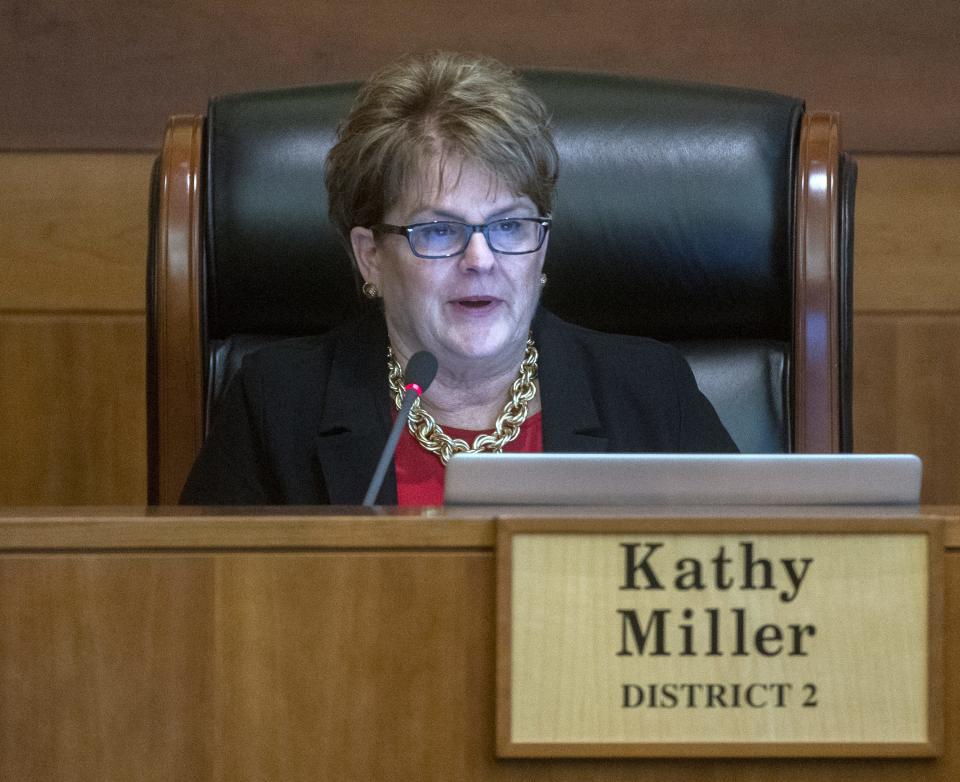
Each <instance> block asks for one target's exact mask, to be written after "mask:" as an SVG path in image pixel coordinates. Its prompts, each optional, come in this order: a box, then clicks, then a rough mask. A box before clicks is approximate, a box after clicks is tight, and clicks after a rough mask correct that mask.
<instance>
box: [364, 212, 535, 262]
mask: <svg viewBox="0 0 960 782" xmlns="http://www.w3.org/2000/svg"><path fill="white" fill-rule="evenodd" d="M550 223H551V221H550V219H549V218H546V217H507V218H506V219H503V220H493V221H491V222H489V223H484V224H481V225H471V224H470V223H458V222H455V221H453V220H434V221H433V222H430V223H414V224H413V225H387V224H385V223H379V224H377V225H373V226H370V230H372V231H378V232H380V233H388V234H400V235H401V236H406V237H407V241H408V242H409V243H410V250H411V251H412V252H413V254H414V255H416V256H417V257H418V258H427V259H439V258H450V257H452V256H454V255H460V254H461V253H462V252H464V251H465V250H466V249H467V245H468V244H470V238H471V237H472V236H473V235H474V234H475V233H482V234H483V238H484V239H486V240H487V246H488V247H489V248H490V249H491V250H492V251H493V252H495V253H502V254H504V255H524V254H526V253H532V252H536V251H537V250H539V249H540V248H541V247H542V246H543V240H544V239H546V238H547V231H548V230H550Z"/></svg>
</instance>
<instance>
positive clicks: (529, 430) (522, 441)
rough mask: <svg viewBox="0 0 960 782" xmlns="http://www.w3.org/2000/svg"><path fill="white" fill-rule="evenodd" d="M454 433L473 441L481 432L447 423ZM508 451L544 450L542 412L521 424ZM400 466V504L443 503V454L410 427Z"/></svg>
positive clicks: (395, 461) (400, 449)
mask: <svg viewBox="0 0 960 782" xmlns="http://www.w3.org/2000/svg"><path fill="white" fill-rule="evenodd" d="M443 431H444V432H446V433H447V434H448V435H449V436H450V437H453V438H458V437H459V438H460V439H461V440H466V441H467V442H468V443H471V444H472V443H473V441H474V438H476V437H477V435H480V434H483V433H482V432H474V431H471V430H470V429H453V428H450V427H447V426H445V427H443ZM503 450H504V451H506V452H508V453H541V452H542V451H543V425H542V423H541V417H540V413H537V414H536V415H532V416H530V417H529V418H528V419H527V420H526V421H524V422H523V424H522V425H521V427H520V434H519V435H517V439H516V440H514V441H513V442H511V443H507V444H506V445H505V446H504V448H503ZM393 465H394V467H395V468H396V470H397V504H398V505H443V474H444V473H443V465H442V464H441V463H440V457H439V456H437V455H436V454H435V453H431V452H430V451H428V450H427V449H426V448H424V447H423V446H422V445H420V443H418V442H417V441H416V439H415V438H414V436H413V435H412V434H410V430H409V429H404V430H403V434H402V435H401V436H400V442H399V443H397V452H396V453H395V454H394V456H393Z"/></svg>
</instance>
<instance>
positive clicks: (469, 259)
mask: <svg viewBox="0 0 960 782" xmlns="http://www.w3.org/2000/svg"><path fill="white" fill-rule="evenodd" d="M495 262H496V258H494V256H493V250H491V249H490V245H488V244H487V238H486V237H485V236H484V235H483V232H482V231H476V232H474V234H473V235H472V236H471V237H470V241H469V242H467V249H466V250H464V251H463V255H461V256H460V268H461V269H463V270H464V271H475V272H485V271H489V270H490V269H492V268H493V264H494V263H495Z"/></svg>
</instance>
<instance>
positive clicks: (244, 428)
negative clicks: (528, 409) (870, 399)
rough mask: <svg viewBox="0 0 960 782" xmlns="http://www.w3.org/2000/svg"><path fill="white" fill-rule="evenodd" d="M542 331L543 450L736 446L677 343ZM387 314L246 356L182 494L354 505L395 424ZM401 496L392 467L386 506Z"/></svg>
mask: <svg viewBox="0 0 960 782" xmlns="http://www.w3.org/2000/svg"><path fill="white" fill-rule="evenodd" d="M532 330H533V336H534V340H535V341H536V344H537V350H538V352H539V354H540V358H539V362H538V374H539V378H540V382H539V383H538V392H539V393H540V394H541V397H540V404H541V409H542V411H543V417H542V420H543V449H544V451H548V452H558V453H563V452H568V453H570V452H572V453H576V452H581V453H582V452H601V451H608V452H620V453H637V452H688V453H713V452H734V451H736V450H737V449H736V446H735V445H734V443H733V441H732V440H731V439H730V436H729V435H728V434H727V431H726V430H725V429H724V428H723V425H722V424H721V423H720V420H719V419H718V418H717V414H716V412H715V411H714V409H713V407H712V406H711V405H710V403H709V402H708V401H707V399H706V398H705V397H704V396H703V394H701V393H700V390H699V389H698V388H697V385H696V381H695V380H694V378H693V374H692V373H691V371H690V368H689V367H688V366H687V363H686V361H684V359H683V357H682V356H681V355H680V354H679V353H678V352H677V351H676V350H675V349H674V348H672V347H670V346H668V345H664V344H662V343H659V342H655V341H653V340H650V339H645V338H642V337H625V336H617V335H611V334H602V333H600V332H596V331H590V330H589V329H584V328H581V327H579V326H574V325H571V324H569V323H565V322H564V321H562V320H560V319H559V318H557V317H556V316H555V315H552V314H551V313H549V312H547V311H546V310H544V309H542V308H541V309H540V310H539V311H538V313H537V316H536V318H534V322H533V326H532ZM387 344H388V341H387V331H386V326H385V324H384V321H383V318H382V316H381V315H379V314H372V315H367V316H365V317H363V318H361V319H358V320H355V321H351V322H349V323H346V324H344V325H342V326H340V327H338V328H336V329H335V330H333V331H331V332H329V333H327V334H324V335H322V336H319V337H312V338H306V339H297V340H291V341H289V342H283V343H278V344H277V345H274V346H270V347H267V348H264V349H263V350H259V351H257V352H256V353H254V354H252V355H250V356H248V357H247V358H246V359H245V360H244V362H243V366H242V368H241V370H240V373H239V374H238V376H237V377H236V378H235V379H234V380H233V382H232V383H231V385H230V387H229V388H228V389H227V392H226V394H225V396H224V398H223V401H222V402H221V404H220V408H219V412H218V414H217V417H216V419H215V420H214V421H213V425H212V427H211V430H210V434H209V437H208V438H207V441H206V443H205V444H204V446H203V448H202V450H201V452H200V454H199V456H198V457H197V460H196V462H195V463H194V465H193V469H192V470H191V472H190V476H189V477H188V479H187V483H186V486H185V487H184V490H183V494H182V496H181V502H182V503H184V504H191V505H262V504H267V505H318V504H334V505H358V504H360V503H361V502H362V501H363V495H364V494H365V492H366V488H367V485H368V483H369V482H370V478H371V476H372V475H373V471H374V469H375V468H376V465H377V460H378V459H379V457H380V452H381V450H382V449H383V446H384V445H385V443H386V440H387V435H388V433H389V430H390V425H391V422H392V419H391V407H390V405H391V400H390V398H389V391H388V385H387V360H386V351H387ZM377 501H378V503H379V504H383V505H391V504H396V502H397V487H396V475H395V473H394V471H393V468H392V467H391V468H390V471H389V473H388V474H387V478H386V480H385V481H384V485H383V488H382V489H381V491H380V495H379V496H378V498H377Z"/></svg>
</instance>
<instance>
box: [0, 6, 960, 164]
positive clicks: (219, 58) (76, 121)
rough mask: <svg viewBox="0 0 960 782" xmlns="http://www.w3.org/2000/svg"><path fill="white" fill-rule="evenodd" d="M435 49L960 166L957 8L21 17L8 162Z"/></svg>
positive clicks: (123, 145) (3, 125)
mask: <svg viewBox="0 0 960 782" xmlns="http://www.w3.org/2000/svg"><path fill="white" fill-rule="evenodd" d="M474 10H476V11H478V12H476V13H473V12H472V11H474ZM433 48H450V49H458V50H474V51H481V52H484V53H487V54H491V55H493V56H495V57H500V58H501V59H503V60H505V61H506V62H508V63H510V64H512V65H516V66H521V67H547V68H566V69H580V70H596V71H609V72H613V73H623V74H631V75H638V76H650V77H656V78H666V79H679V80H691V81H706V82H712V83H721V84H731V85H737V86H746V87H754V88H760V89H769V90H774V91H777V92H782V93H786V94H790V95H798V96H801V97H804V98H806V99H807V102H808V106H809V107H810V108H812V109H817V110H832V111H840V112H842V113H843V115H844V120H845V128H846V130H845V135H846V143H847V146H848V148H852V149H855V150H880V151H889V150H902V151H919V150H926V151H951V152H957V151H960V130H958V129H960V56H958V54H957V52H958V51H960V5H958V4H957V3H956V2H955V0H923V2H920V3H919V4H904V3H901V2H897V0H877V2H869V3H868V2H863V1H862V0H806V2H803V3H770V2H766V1H765V0H727V1H726V2H704V1H703V0H701V2H693V3H676V2H669V1H668V0H639V1H638V0H597V2H593V3H571V2H552V3H546V2H527V3H516V2H508V1H507V0H492V2H487V3H485V4H484V5H483V7H482V10H481V9H479V8H477V9H474V8H472V7H471V6H468V5H462V4H461V5H457V4H453V5H451V4H450V3H449V2H446V0H417V1H416V2H409V3H403V4H397V3H395V2H392V0H365V1H364V2H361V3H353V4H342V3H333V2H329V1H326V2H315V3H303V2H294V1H293V0H285V1H284V2H279V3H266V2H263V0H241V2H237V3H220V2H215V1H214V0H198V2H189V3H188V2H176V3H165V4H150V3H146V2H142V1H141V2H121V1H120V0H97V1H96V2H92V3H68V2H64V0H39V1H38V2H34V3H21V2H10V3H4V4H3V5H0V73H3V74H4V78H3V79H2V80H0V105H2V106H3V107H4V111H3V112H0V148H7V149H48V148H60V149H156V148H157V146H158V145H159V143H160V137H161V132H162V128H163V122H164V120H165V119H166V117H167V116H168V115H170V114H175V113H195V112H200V111H202V110H203V108H204V106H205V105H206V100H207V98H208V97H209V96H210V95H213V94H218V93H222V92H234V91H245V90H252V89H258V88H269V87H278V86H286V85H289V84H302V83H315V82H329V81H339V80H345V79H357V78H363V77H365V76H367V75H369V74H370V72H371V71H372V70H373V69H374V68H376V67H378V66H380V65H382V64H384V63H386V62H387V61H390V60H392V59H394V58H396V57H397V56H399V55H401V54H403V53H405V52H409V51H415V50H423V49H433Z"/></svg>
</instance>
